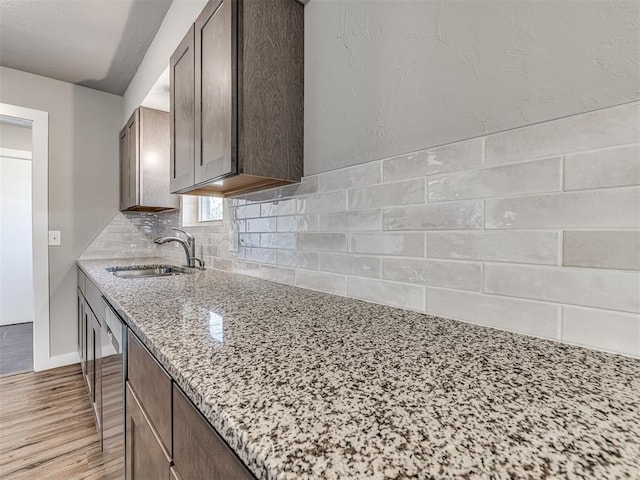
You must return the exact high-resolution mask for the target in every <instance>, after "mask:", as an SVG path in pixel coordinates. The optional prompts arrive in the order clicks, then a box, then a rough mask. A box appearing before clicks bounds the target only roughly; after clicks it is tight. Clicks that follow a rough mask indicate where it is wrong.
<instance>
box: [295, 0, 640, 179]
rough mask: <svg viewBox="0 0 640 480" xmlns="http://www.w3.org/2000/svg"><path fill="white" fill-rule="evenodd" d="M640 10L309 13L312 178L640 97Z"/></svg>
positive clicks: (336, 9) (477, 5) (343, 0)
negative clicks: (348, 166)
mask: <svg viewBox="0 0 640 480" xmlns="http://www.w3.org/2000/svg"><path fill="white" fill-rule="evenodd" d="M639 23H640V3H639V2H637V1H615V2H599V1H583V2H572V1H547V0H530V1H505V0H495V1H494V0H460V1H450V0H441V1H427V0H425V1H418V0H414V1H393V2H392V1H379V0H378V1H376V0H367V1H354V0H337V1H326V0H312V1H311V2H309V3H308V4H307V5H306V6H305V174H307V175H309V174H313V173H318V172H324V171H328V170H332V169H335V168H339V167H344V166H347V165H353V164H356V163H361V162H365V161H370V160H375V159H380V158H383V157H387V156H390V155H396V154H401V153H406V152H410V151H415V150H419V149H422V148H427V147H432V146H436V145H442V144H445V143H449V142H453V141H459V140H463V139H466V138H471V137H476V136H480V135H485V134H487V133H492V132H497V131H501V130H506V129H509V128H514V127H519V126H523V125H528V124H532V123H536V122H542V121H546V120H550V119H554V118H559V117H563V116H566V115H573V114H576V113H581V112H586V111H589V110H595V109H598V108H602V107H607V106H611V105H616V104H620V103H624V102H628V101H631V100H636V99H638V98H640V66H639V64H638V58H640V42H639V41H638V39H639V38H640V27H639Z"/></svg>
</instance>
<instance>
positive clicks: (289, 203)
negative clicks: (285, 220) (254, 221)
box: [239, 198, 296, 217]
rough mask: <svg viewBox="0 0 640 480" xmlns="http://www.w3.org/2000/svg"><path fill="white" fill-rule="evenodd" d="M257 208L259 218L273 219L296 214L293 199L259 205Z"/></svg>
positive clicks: (294, 200)
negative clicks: (258, 208)
mask: <svg viewBox="0 0 640 480" xmlns="http://www.w3.org/2000/svg"><path fill="white" fill-rule="evenodd" d="M252 206H253V205H252ZM259 206H260V216H262V217H273V216H277V215H293V214H294V213H296V199H295V198H293V199H289V200H278V201H275V202H267V203H261V204H259ZM239 208H241V207H239Z"/></svg>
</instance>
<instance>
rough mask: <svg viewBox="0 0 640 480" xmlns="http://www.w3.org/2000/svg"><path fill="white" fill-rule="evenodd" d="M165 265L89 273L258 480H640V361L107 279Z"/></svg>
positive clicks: (302, 305) (300, 303)
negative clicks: (122, 272)
mask: <svg viewBox="0 0 640 480" xmlns="http://www.w3.org/2000/svg"><path fill="white" fill-rule="evenodd" d="M157 262H163V260H162V259H144V260H139V261H135V260H133V261H132V260H86V261H79V262H78V264H79V265H80V267H81V268H82V270H84V272H85V273H86V274H87V275H88V276H89V277H90V278H91V280H93V281H94V283H96V284H97V285H98V286H99V287H100V289H101V290H102V291H103V293H104V294H105V296H106V297H107V299H108V300H109V301H110V302H111V303H112V304H113V306H114V307H115V308H116V309H117V310H119V311H120V313H121V314H122V315H123V317H124V319H125V320H126V321H127V323H128V324H129V326H130V328H131V329H132V330H133V331H134V332H135V333H136V334H137V335H138V336H139V337H140V338H141V339H142V341H143V342H144V343H145V345H146V346H147V347H148V348H149V350H150V351H151V352H152V353H153V354H154V355H155V356H156V357H157V359H158V360H159V361H160V363H162V365H163V366H164V367H165V368H166V369H167V370H168V371H169V372H170V373H171V375H172V376H173V377H174V379H175V381H176V382H177V383H178V384H179V386H180V387H181V388H182V389H183V390H184V391H185V392H186V393H187V395H188V396H189V397H190V398H191V400H192V401H193V402H194V403H195V404H196V405H197V406H198V408H199V409H200V410H201V411H202V413H203V414H204V415H205V417H207V418H208V419H209V421H210V422H211V424H212V425H213V426H214V427H215V428H216V430H218V432H219V433H220V434H221V435H222V437H224V438H225V440H226V441H227V442H228V443H229V445H230V446H231V447H232V448H233V449H234V450H235V451H236V453H237V454H238V455H239V456H240V458H241V459H242V460H243V461H244V462H245V463H246V464H247V466H248V467H249V468H250V469H251V470H252V471H253V473H254V474H255V475H256V477H258V478H259V479H307V478H308V479H407V478H418V479H440V478H443V479H444V478H447V479H451V478H463V479H515V478H517V479H540V478H562V479H564V478H590V479H591V478H592V479H598V480H605V479H613V478H631V479H638V478H640V360H637V359H632V358H627V357H623V356H617V355H611V354H606V353H601V352H596V351H591V350H586V349H582V348H578V347H572V346H568V345H563V344H559V343H555V342H550V341H546V340H541V339H537V338H532V337H526V336H522V335H517V334H512V333H507V332H502V331H498V330H493V329H489V328H485V327H479V326H474V325H470V324H466V323H460V322H457V321H453V320H446V319H442V318H437V317H432V316H428V315H423V314H419V313H414V312H408V311H404V310H400V309H396V308H391V307H386V306H381V305H376V304H372V303H366V302H362V301H358V300H353V299H348V298H344V297H337V296H333V295H328V294H324V293H318V292H314V291H310V290H305V289H300V288H296V287H291V286H287V285H281V284H277V283H272V282H268V281H264V280H259V279H255V278H250V277H246V276H240V275H234V274H229V273H225V272H220V271H215V270H211V271H206V272H198V273H194V274H192V275H182V276H177V277H170V278H150V279H121V278H116V277H115V276H113V275H112V274H111V273H109V272H107V271H106V270H105V267H107V266H113V265H127V264H149V263H157ZM164 262H166V260H164Z"/></svg>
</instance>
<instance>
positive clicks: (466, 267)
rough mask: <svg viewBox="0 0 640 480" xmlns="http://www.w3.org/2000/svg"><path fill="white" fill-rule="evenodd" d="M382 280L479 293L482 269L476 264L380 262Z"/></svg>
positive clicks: (424, 261)
mask: <svg viewBox="0 0 640 480" xmlns="http://www.w3.org/2000/svg"><path fill="white" fill-rule="evenodd" d="M382 278H384V279H386V280H395V281H396V282H406V283H419V284H421V285H430V286H436V287H448V288H457V289H460V290H474V291H479V290H482V266H481V265H480V264H478V263H467V262H448V261H445V260H419V259H416V258H411V259H407V258H384V259H382Z"/></svg>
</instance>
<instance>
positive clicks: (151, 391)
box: [127, 331, 172, 451]
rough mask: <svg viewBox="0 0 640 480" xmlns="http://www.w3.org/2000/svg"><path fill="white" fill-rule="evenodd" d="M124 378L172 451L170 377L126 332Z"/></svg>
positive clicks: (134, 337)
mask: <svg viewBox="0 0 640 480" xmlns="http://www.w3.org/2000/svg"><path fill="white" fill-rule="evenodd" d="M127 349H128V362H127V363H128V365H127V377H128V379H129V382H130V384H131V387H132V388H133V390H134V391H135V393H136V396H137V397H138V398H139V399H140V401H141V402H142V405H144V409H145V411H146V412H147V415H148V417H149V418H150V419H151V422H152V424H153V426H154V427H155V429H156V430H157V432H158V435H159V436H160V438H161V439H162V441H163V442H164V445H165V446H166V448H167V450H168V451H171V448H172V447H171V377H169V376H168V375H167V374H166V373H165V371H164V369H163V368H162V367H161V366H160V364H158V362H156V360H155V358H153V356H151V354H150V353H149V352H148V351H147V349H146V348H145V347H144V346H143V345H142V343H140V340H138V338H137V337H136V336H135V335H134V334H133V333H131V331H129V333H128V337H127Z"/></svg>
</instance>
